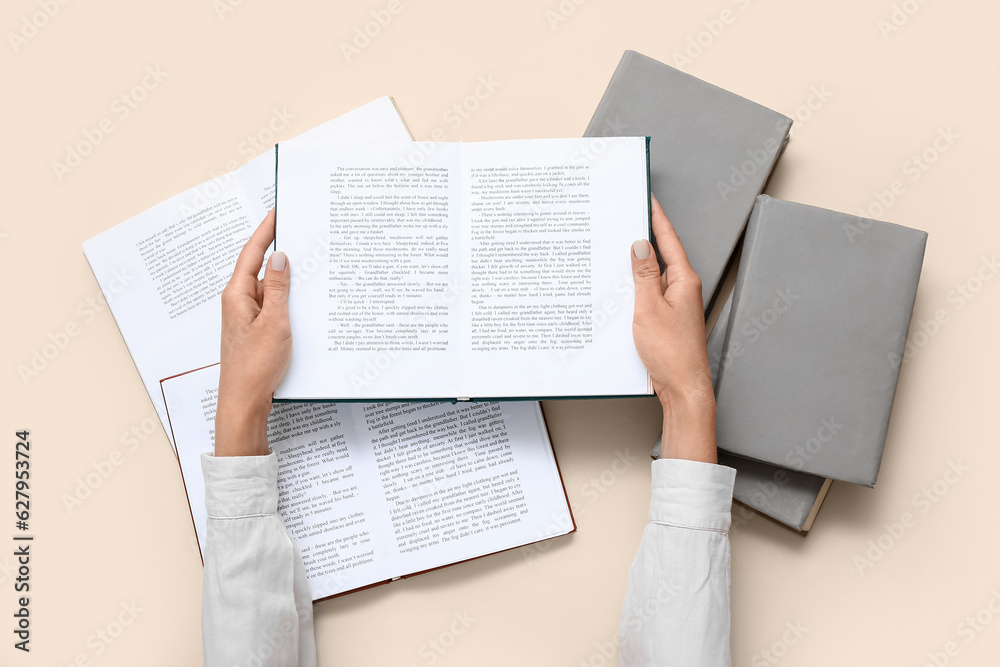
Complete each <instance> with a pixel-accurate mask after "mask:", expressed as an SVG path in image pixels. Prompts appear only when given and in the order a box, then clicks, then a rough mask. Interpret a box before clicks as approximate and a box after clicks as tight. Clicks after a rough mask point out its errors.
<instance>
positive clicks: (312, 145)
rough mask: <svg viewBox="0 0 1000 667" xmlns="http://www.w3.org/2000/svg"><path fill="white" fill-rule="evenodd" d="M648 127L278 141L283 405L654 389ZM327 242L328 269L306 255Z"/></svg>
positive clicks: (630, 392) (278, 395)
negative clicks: (643, 299) (647, 306)
mask: <svg viewBox="0 0 1000 667" xmlns="http://www.w3.org/2000/svg"><path fill="white" fill-rule="evenodd" d="M648 164H649V158H648V151H647V139H646V138H645V137H615V138H607V139H600V138H597V139H538V140H520V141H491V142H482V143H464V144H461V143H431V142H419V143H416V144H414V143H399V142H371V143H322V142H296V143H291V142H288V143H281V144H279V145H278V147H277V170H276V171H277V175H276V179H277V186H276V190H277V194H276V199H277V203H276V209H277V238H276V242H275V248H276V249H277V250H281V251H284V252H286V253H287V254H288V256H289V257H290V258H291V261H292V262H293V264H292V280H293V287H292V290H291V294H290V296H289V299H290V301H289V312H290V317H291V323H292V332H293V335H294V338H295V346H294V348H293V350H292V360H291V364H290V367H289V369H288V372H287V374H286V375H285V378H284V380H283V381H282V383H281V384H280V385H279V386H278V389H277V391H276V392H275V395H274V396H275V399H281V400H386V399H442V398H448V399H456V398H457V399H468V398H473V399H500V398H541V397H587V396H634V395H649V394H652V393H653V391H652V386H651V384H650V381H649V375H648V373H647V372H646V369H645V368H644V367H643V365H642V362H641V361H640V360H639V357H638V355H637V354H636V352H635V347H634V345H633V342H632V310H633V302H634V297H633V280H632V269H631V263H630V260H629V252H630V246H631V244H632V242H633V241H635V240H636V239H641V238H649V236H650V208H649V206H650V200H649V173H648ZM317 245H325V247H326V248H328V249H329V256H330V257H331V258H336V259H335V261H331V262H330V265H329V267H328V270H327V271H325V272H313V273H311V274H309V275H308V276H306V275H298V273H297V272H296V267H295V264H294V262H295V259H296V258H299V257H303V256H307V255H308V254H309V253H310V252H311V250H312V249H314V248H315V247H316V246H317Z"/></svg>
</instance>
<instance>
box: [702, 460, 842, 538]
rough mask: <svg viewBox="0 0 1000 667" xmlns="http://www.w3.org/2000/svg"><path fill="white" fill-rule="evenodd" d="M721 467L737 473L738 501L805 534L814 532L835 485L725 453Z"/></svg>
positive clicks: (829, 480)
mask: <svg viewBox="0 0 1000 667" xmlns="http://www.w3.org/2000/svg"><path fill="white" fill-rule="evenodd" d="M719 463H721V464H722V465H725V466H729V467H730V468H735V469H736V483H735V484H734V485H733V499H734V500H738V501H739V502H741V503H743V504H744V505H746V506H748V507H752V508H753V509H755V510H757V511H758V512H760V513H761V514H765V515H767V516H769V517H771V518H772V519H775V520H776V521H779V522H781V523H783V524H785V525H786V526H788V527H789V528H794V529H795V530H798V531H801V532H803V533H805V532H808V531H809V529H810V528H812V524H813V520H815V518H816V514H817V513H818V512H819V508H820V505H822V504H823V501H824V500H825V499H826V493H827V491H829V490H830V484H831V483H832V482H833V480H832V479H823V478H822V477H817V476H816V475H808V474H806V473H804V472H797V471H795V470H788V469H787V468H779V467H777V466H773V465H770V464H768V463H761V462H759V461H751V460H750V459H745V458H742V457H739V456H734V455H733V454H727V453H726V452H722V451H720V452H719Z"/></svg>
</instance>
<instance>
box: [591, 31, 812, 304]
mask: <svg viewBox="0 0 1000 667" xmlns="http://www.w3.org/2000/svg"><path fill="white" fill-rule="evenodd" d="M791 126H792V121H791V119H790V118H788V117H786V116H783V115H781V114H779V113H777V112H775V111H772V110H770V109H768V108H766V107H763V106H761V105H759V104H757V103H755V102H751V101H750V100H748V99H746V98H743V97H740V96H739V95H736V94H734V93H730V92H728V91H726V90H723V89H722V88H719V87H717V86H713V85H712V84H709V83H706V82H704V81H702V80H700V79H698V78H695V77H693V76H691V75H690V74H685V73H684V72H681V71H679V70H676V69H674V68H673V67H670V66H668V65H664V64H663V63H661V62H658V61H656V60H653V59H652V58H648V57H646V56H644V55H642V54H639V53H636V52H635V51H626V52H625V55H624V56H622V59H621V62H620V63H619V64H618V69H616V70H615V73H614V75H613V76H612V77H611V82H610V83H609V84H608V89H607V91H605V93H604V97H603V98H601V102H600V104H598V106H597V111H595V112H594V117H593V118H592V119H591V121H590V124H589V125H588V126H587V130H586V132H584V136H586V137H610V136H648V137H650V146H649V150H650V176H651V181H650V183H651V189H652V191H653V194H654V195H656V198H657V199H659V200H660V204H662V205H663V209H664V211H666V213H667V216H668V217H669V218H670V222H671V223H672V224H673V226H674V228H675V229H676V230H677V234H678V236H680V239H681V242H682V243H683V244H684V249H685V250H687V254H688V258H689V259H690V260H691V266H692V267H693V268H694V270H695V271H696V272H697V273H698V275H699V276H700V277H701V281H702V296H703V299H704V303H705V307H706V308H708V305H709V303H710V301H711V299H712V295H713V294H714V293H715V290H716V288H717V287H718V285H719V281H720V279H721V277H722V273H723V271H724V270H725V268H726V264H727V262H728V261H729V257H730V256H731V255H732V253H733V249H734V248H735V247H736V243H737V241H738V240H739V238H740V235H741V234H742V233H743V228H744V226H745V225H746V221H747V217H748V216H749V215H750V211H751V209H752V208H753V203H754V198H755V197H756V196H757V195H758V194H759V193H760V192H762V191H763V189H764V184H765V183H766V182H767V178H768V176H769V175H770V173H771V169H772V167H774V164H775V162H776V161H777V159H778V155H779V154H780V153H781V150H782V149H783V148H784V146H785V143H786V142H787V141H788V132H789V130H790V129H791ZM595 150H597V147H595Z"/></svg>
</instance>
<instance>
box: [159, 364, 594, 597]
mask: <svg viewBox="0 0 1000 667" xmlns="http://www.w3.org/2000/svg"><path fill="white" fill-rule="evenodd" d="M160 385H161V389H162V391H163V399H164V402H165V403H166V406H167V413H168V415H169V418H170V427H171V430H172V431H173V437H174V442H176V444H177V456H178V461H179V463H180V468H181V474H182V476H183V479H184V486H185V491H186V493H187V497H188V504H189V505H190V508H191V517H192V519H193V521H194V526H195V532H196V533H197V536H198V544H199V546H200V547H201V549H202V550H203V551H204V548H205V530H206V525H207V513H206V510H205V485H204V479H203V477H202V471H201V455H202V453H209V454H211V453H212V451H213V448H214V436H215V423H214V422H215V405H216V398H217V396H218V387H219V366H218V364H216V365H214V366H208V367H206V368H201V369H198V370H196V371H191V372H189V373H184V374H183V375H177V376H174V377H171V378H167V379H165V380H163V381H161V383H160ZM267 431H268V441H269V444H270V446H271V449H272V450H273V451H274V452H275V454H276V456H277V459H278V492H279V495H278V512H279V513H280V514H281V518H282V520H283V521H284V524H285V527H286V528H287V529H288V531H289V532H290V534H291V535H292V538H293V539H294V540H295V543H296V544H297V546H298V548H299V551H300V552H301V554H302V560H303V563H304V564H305V569H306V575H307V577H308V580H309V587H310V591H311V593H312V596H313V600H317V601H318V600H321V599H324V598H328V597H332V596H335V595H339V594H341V593H346V592H350V591H354V590H358V589H360V588H366V587H368V586H373V585H375V584H380V583H386V582H388V581H391V580H393V579H396V578H399V577H406V576H409V575H411V574H417V573H420V572H424V571H426V570H432V569H436V568H439V567H442V566H445V565H451V564H454V563H458V562H461V561H464V560H468V559H471V558H477V557H479V556H484V555H487V554H492V553H496V552H498V551H504V550H506V549H512V548H515V547H520V546H524V545H526V544H531V543H533V542H538V541H541V540H545V539H548V538H551V537H556V536H559V535H565V534H567V533H571V532H573V531H574V530H576V526H575V524H574V522H573V515H572V513H571V512H570V507H569V501H568V500H567V498H566V491H565V489H564V488H563V483H562V478H561V477H560V475H559V468H558V466H557V464H556V460H555V455H554V454H553V452H552V445H551V443H550V441H549V436H548V430H547V429H546V426H545V420H544V418H543V417H542V411H541V408H540V406H539V404H538V403H537V402H532V401H518V402H516V403H475V404H472V403H467V404H458V405H456V404H451V403H430V402H421V403H349V404H343V405H340V404H337V403H285V404H281V405H275V406H274V407H273V409H272V410H271V417H270V419H269V420H268V425H267Z"/></svg>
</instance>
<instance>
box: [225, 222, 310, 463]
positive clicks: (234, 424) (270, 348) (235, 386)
mask: <svg viewBox="0 0 1000 667" xmlns="http://www.w3.org/2000/svg"><path fill="white" fill-rule="evenodd" d="M273 241H274V210H273V209H272V210H271V212H270V213H268V214H267V216H266V217H265V218H264V221H263V222H261V223H260V227H258V228H257V231H255V232H254V233H253V236H251V237H250V240H249V241H247V244H246V245H245V246H244V247H243V251H242V252H241V253H240V256H239V259H237V260H236V268H234V269H233V277H232V278H231V279H230V280H229V284H228V285H226V288H225V289H224V290H222V349H221V360H222V364H221V368H220V370H219V402H218V407H217V409H216V412H215V455H216V456H255V455H266V454H267V453H268V446H267V417H268V415H269V414H271V397H272V395H273V394H274V390H275V388H276V387H277V386H278V382H279V381H280V380H281V377H282V376H283V375H284V374H285V369H286V368H288V361H289V359H290V358H291V354H292V331H291V327H290V326H289V323H288V285H289V270H288V261H287V259H286V257H285V254H284V253H281V252H275V253H272V254H271V257H270V258H269V259H268V262H267V271H266V272H265V273H264V279H263V280H257V274H258V273H259V272H260V266H261V263H262V262H263V261H264V253H265V252H266V251H267V248H268V246H270V245H271V243H272V242H273Z"/></svg>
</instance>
